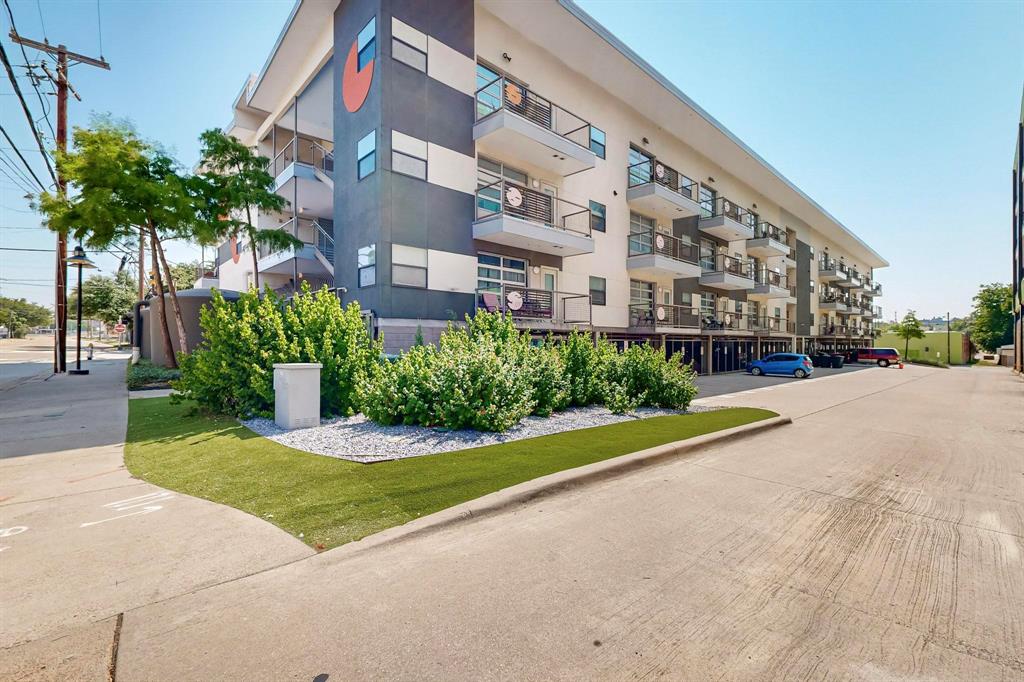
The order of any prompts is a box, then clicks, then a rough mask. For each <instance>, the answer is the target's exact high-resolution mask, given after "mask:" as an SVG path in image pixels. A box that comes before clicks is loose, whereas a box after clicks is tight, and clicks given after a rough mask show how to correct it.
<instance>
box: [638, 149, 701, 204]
mask: <svg viewBox="0 0 1024 682" xmlns="http://www.w3.org/2000/svg"><path fill="white" fill-rule="evenodd" d="M626 177H627V178H628V186H629V187H639V186H641V185H646V184H648V183H652V182H654V183H657V184H659V185H662V186H663V187H667V188H668V189H670V190H672V191H673V192H675V193H676V194H681V195H683V196H684V197H686V198H687V199H693V198H694V197H695V195H696V193H697V183H696V182H695V181H693V180H691V179H690V178H688V177H686V176H685V175H683V174H682V173H680V172H679V171H677V170H676V169H675V168H672V167H671V166H668V165H666V164H664V163H662V162H661V161H659V160H658V159H656V158H654V157H651V158H649V159H645V160H643V161H639V162H637V163H634V164H633V165H632V166H629V167H628V168H627V169H626Z"/></svg>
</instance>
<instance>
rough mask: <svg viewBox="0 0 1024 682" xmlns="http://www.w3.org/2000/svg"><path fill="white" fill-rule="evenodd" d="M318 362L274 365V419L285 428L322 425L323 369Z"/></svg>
mask: <svg viewBox="0 0 1024 682" xmlns="http://www.w3.org/2000/svg"><path fill="white" fill-rule="evenodd" d="M321 367H323V365H321V364H319V363H316V362H286V363H280V364H276V365H274V422H275V423H276V424H277V425H278V426H279V427H281V428H282V429H304V428H308V427H310V426H318V425H319V424H320V368H321Z"/></svg>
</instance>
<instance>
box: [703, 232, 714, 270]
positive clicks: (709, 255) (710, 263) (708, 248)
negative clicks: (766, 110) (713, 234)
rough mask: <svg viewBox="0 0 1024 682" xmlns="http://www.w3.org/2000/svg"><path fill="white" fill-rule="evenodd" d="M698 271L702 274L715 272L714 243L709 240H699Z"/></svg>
mask: <svg viewBox="0 0 1024 682" xmlns="http://www.w3.org/2000/svg"><path fill="white" fill-rule="evenodd" d="M700 269H701V270H703V271H704V272H714V271H715V243H714V242H713V241H711V240H709V239H701V240H700Z"/></svg>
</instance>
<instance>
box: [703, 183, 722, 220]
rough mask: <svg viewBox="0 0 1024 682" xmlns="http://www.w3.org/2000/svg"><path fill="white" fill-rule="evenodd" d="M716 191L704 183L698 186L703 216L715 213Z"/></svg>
mask: <svg viewBox="0 0 1024 682" xmlns="http://www.w3.org/2000/svg"><path fill="white" fill-rule="evenodd" d="M717 197H718V192H716V191H715V190H713V189H711V188H710V187H707V186H705V185H701V186H700V208H701V210H702V211H704V215H705V216H713V215H715V199H716V198H717Z"/></svg>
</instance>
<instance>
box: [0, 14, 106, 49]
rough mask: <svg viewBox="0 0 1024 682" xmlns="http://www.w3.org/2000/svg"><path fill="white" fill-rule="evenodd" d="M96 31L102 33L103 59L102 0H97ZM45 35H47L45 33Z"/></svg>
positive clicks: (101, 47)
mask: <svg viewBox="0 0 1024 682" xmlns="http://www.w3.org/2000/svg"><path fill="white" fill-rule="evenodd" d="M5 1H6V0H5ZM36 2H39V0H36ZM96 31H97V32H98V33H99V35H100V59H103V19H102V18H101V17H100V0H96ZM43 37H44V38H45V37H46V34H45V33H44V34H43Z"/></svg>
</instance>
